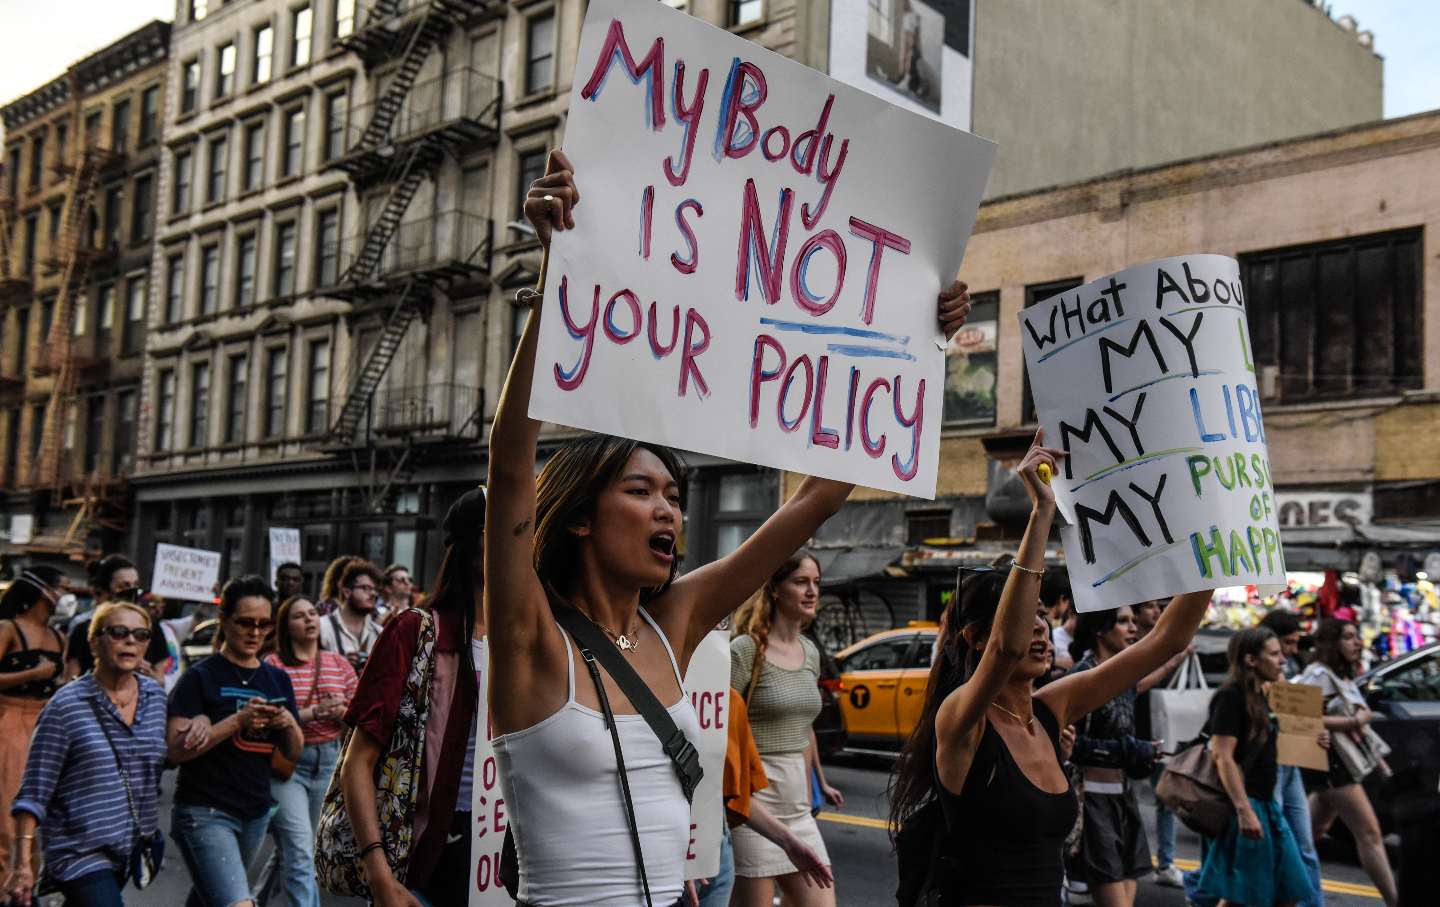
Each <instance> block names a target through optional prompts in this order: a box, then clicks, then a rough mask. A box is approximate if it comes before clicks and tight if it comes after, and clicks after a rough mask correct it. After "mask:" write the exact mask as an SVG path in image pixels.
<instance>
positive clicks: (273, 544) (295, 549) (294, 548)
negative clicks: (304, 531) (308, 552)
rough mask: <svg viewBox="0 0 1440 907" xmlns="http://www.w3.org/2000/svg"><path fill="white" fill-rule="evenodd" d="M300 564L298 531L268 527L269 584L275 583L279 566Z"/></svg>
mask: <svg viewBox="0 0 1440 907" xmlns="http://www.w3.org/2000/svg"><path fill="white" fill-rule="evenodd" d="M298 563H300V530H299V529H281V528H277V527H274V526H272V527H270V582H272V583H273V582H275V578H276V576H277V575H278V574H279V573H280V565H281V564H298Z"/></svg>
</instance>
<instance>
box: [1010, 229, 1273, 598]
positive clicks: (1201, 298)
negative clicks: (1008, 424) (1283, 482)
mask: <svg viewBox="0 0 1440 907" xmlns="http://www.w3.org/2000/svg"><path fill="white" fill-rule="evenodd" d="M1020 336H1021V342H1022V343H1023V345H1024V349H1025V365H1026V368H1027V369H1028V371H1029V376H1030V386H1031V387H1032V388H1033V390H1034V396H1035V407H1036V410H1037V413H1038V416H1039V422H1040V425H1042V426H1043V427H1044V429H1045V443H1046V445H1047V446H1050V447H1056V448H1060V449H1063V450H1066V451H1069V453H1070V456H1069V457H1067V458H1066V459H1064V460H1063V461H1062V462H1061V464H1060V469H1059V474H1058V475H1056V476H1055V478H1054V479H1053V480H1052V481H1053V485H1054V488H1055V497H1056V500H1057V502H1058V505H1059V510H1060V513H1061V515H1062V517H1063V519H1064V525H1062V528H1061V532H1060V534H1061V538H1062V539H1063V540H1064V542H1065V560H1066V563H1067V566H1068V568H1069V571H1070V586H1071V589H1072V591H1073V593H1074V596H1075V603H1076V606H1077V607H1078V608H1079V610H1081V611H1098V610H1103V609H1105V608H1114V607H1117V606H1119V605H1124V604H1133V603H1135V602H1139V601H1144V600H1147V599H1153V598H1162V597H1165V596H1169V595H1174V594H1176V593H1180V592H1192V591H1197V590H1200V589H1210V588H1214V587H1216V586H1240V585H1246V584H1255V585H1258V586H1260V587H1262V589H1268V588H1271V587H1274V588H1283V586H1284V583H1285V554H1284V551H1283V550H1282V547H1281V543H1280V527H1279V524H1278V522H1277V519H1276V513H1277V509H1278V508H1277V507H1276V505H1275V490H1274V485H1273V482H1272V480H1271V475H1270V457H1269V453H1268V451H1267V450H1266V447H1265V425H1264V422H1263V420H1262V419H1261V416H1260V389H1259V384H1258V382H1257V380H1256V375H1255V366H1254V358H1253V357H1252V356H1251V354H1250V337H1249V333H1248V328H1247V326H1246V321H1245V290H1244V287H1242V286H1241V285H1240V273H1239V267H1238V266H1237V265H1236V263H1235V260H1234V259H1233V258H1226V257H1224V256H1220V255H1189V256H1184V257H1178V258H1166V259H1161V260H1159V261H1153V262H1150V263H1148V264H1144V265H1139V266H1137V267H1134V268H1129V269H1127V270H1125V271H1121V272H1120V273H1118V274H1112V275H1110V276H1108V277H1102V278H1100V279H1099V280H1097V281H1094V282H1092V283H1089V284H1086V285H1085V286H1083V287H1080V288H1078V289H1075V290H1068V291H1066V292H1064V293H1061V294H1060V295H1058V296H1055V297H1053V298H1051V299H1048V300H1045V301H1043V302H1041V303H1039V304H1037V305H1034V306H1031V307H1030V308H1028V309H1025V310H1024V311H1023V312H1021V313H1020Z"/></svg>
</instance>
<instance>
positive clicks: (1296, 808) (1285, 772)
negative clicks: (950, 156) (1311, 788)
mask: <svg viewBox="0 0 1440 907" xmlns="http://www.w3.org/2000/svg"><path fill="white" fill-rule="evenodd" d="M1279 769H1280V771H1279V774H1278V775H1277V776H1276V779H1275V803H1276V804H1277V805H1278V806H1279V807H1280V809H1281V811H1282V812H1284V814H1285V821H1286V823H1287V824H1289V826H1290V833H1291V834H1292V835H1294V836H1295V843H1296V844H1298V845H1299V847H1300V862H1302V863H1304V864H1305V872H1306V874H1308V875H1309V876H1310V883H1311V885H1312V886H1313V887H1314V889H1315V895H1314V897H1312V898H1310V899H1309V900H1306V901H1301V902H1300V903H1299V904H1298V905H1297V907H1322V905H1323V904H1324V903H1325V894H1324V893H1323V891H1322V890H1321V888H1320V855H1319V854H1318V853H1316V852H1315V835H1314V834H1313V833H1312V832H1311V830H1310V829H1311V826H1310V803H1309V801H1308V800H1306V799H1305V785H1304V784H1303V783H1302V782H1301V780H1300V769H1299V768H1297V767H1295V766H1293V765H1282V766H1280V767H1279Z"/></svg>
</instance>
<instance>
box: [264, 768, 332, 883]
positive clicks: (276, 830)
mask: <svg viewBox="0 0 1440 907" xmlns="http://www.w3.org/2000/svg"><path fill="white" fill-rule="evenodd" d="M339 756H340V741H339V740H331V741H329V742H328V743H317V744H314V745H312V746H307V747H305V749H304V750H303V751H301V753H300V760H299V761H298V762H297V763H296V764H295V774H293V775H291V776H290V779H289V780H288V781H279V780H276V779H273V778H272V779H271V781H270V796H271V797H273V798H274V800H275V802H276V804H277V807H276V809H275V812H274V813H273V814H272V816H271V818H270V834H271V835H272V836H273V837H274V838H275V850H276V854H277V855H278V857H279V862H280V866H279V870H280V871H279V879H278V880H277V881H278V882H279V887H280V888H281V890H283V891H284V892H285V897H286V898H287V899H288V900H289V901H290V907H320V888H319V886H318V885H317V884H316V881H315V856H314V854H315V825H316V823H318V822H319V821H320V807H321V805H322V804H323V803H324V802H325V789H326V788H327V787H329V785H330V775H331V773H332V772H334V770H335V761H336V760H337V759H338V758H339Z"/></svg>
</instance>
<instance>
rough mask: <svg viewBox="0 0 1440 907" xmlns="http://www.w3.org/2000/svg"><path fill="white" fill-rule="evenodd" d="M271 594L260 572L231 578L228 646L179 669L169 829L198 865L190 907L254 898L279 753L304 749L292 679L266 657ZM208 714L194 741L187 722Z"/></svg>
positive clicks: (223, 607)
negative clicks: (255, 860) (201, 735)
mask: <svg viewBox="0 0 1440 907" xmlns="http://www.w3.org/2000/svg"><path fill="white" fill-rule="evenodd" d="M273 596H274V593H273V592H272V591H271V589H270V584H269V583H267V582H265V580H263V579H261V578H260V577H258V576H242V577H239V578H238V579H233V580H231V581H230V582H228V583H226V584H225V588H224V589H223V590H222V591H221V593H220V632H221V634H223V641H222V642H221V643H220V651H219V652H217V653H216V654H214V655H211V656H210V657H208V658H206V659H204V660H203V661H200V662H199V663H197V664H196V665H194V666H193V667H191V668H190V669H189V670H187V671H186V672H185V673H184V674H183V675H181V677H180V682H179V683H178V684H176V686H175V691H174V693H173V694H171V697H170V719H169V728H168V734H167V740H168V744H169V752H168V755H169V758H170V761H171V762H174V763H177V764H178V765H179V766H180V778H179V781H178V782H177V783H176V786H175V808H174V811H173V813H172V818H171V826H170V834H171V837H173V838H174V839H175V844H176V845H177V846H178V848H179V850H180V856H181V858H183V859H184V860H185V865H186V867H187V868H188V869H189V870H190V879H191V882H192V884H193V886H194V887H193V888H192V890H191V892H190V899H189V900H188V901H187V903H188V904H190V905H192V907H201V905H241V904H253V903H254V895H253V894H252V893H251V891H250V882H249V880H248V878H247V877H246V874H245V868H246V866H248V865H249V863H250V858H251V857H253V856H254V855H255V850H256V849H257V848H258V847H259V846H260V840H261V838H263V837H264V835H265V829H266V827H267V826H268V824H269V818H270V808H271V806H273V805H274V804H273V801H272V799H271V796H270V760H271V755H272V753H274V751H275V750H276V749H279V750H280V752H281V753H282V754H283V756H284V757H285V759H287V760H288V761H290V762H292V763H293V762H296V761H297V760H299V758H300V753H301V750H302V749H303V748H304V739H303V737H302V736H301V732H300V723H299V719H298V714H297V709H296V707H295V691H294V689H293V688H292V686H291V684H290V677H289V675H287V674H286V673H285V672H284V671H283V670H281V669H280V668H277V667H274V666H273V665H268V664H264V663H263V662H261V661H260V658H259V652H260V649H261V647H262V646H263V645H264V643H265V640H266V638H267V637H269V636H270V634H271V632H272V631H273V630H274V629H275V604H274V598H273ZM201 716H204V718H205V719H207V720H208V721H209V723H210V735H209V739H207V740H206V741H205V743H204V744H203V745H201V746H198V747H193V748H189V747H187V746H186V745H185V736H186V729H187V728H188V727H189V726H190V722H191V721H192V719H198V718H200V717H201Z"/></svg>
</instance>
